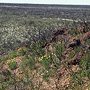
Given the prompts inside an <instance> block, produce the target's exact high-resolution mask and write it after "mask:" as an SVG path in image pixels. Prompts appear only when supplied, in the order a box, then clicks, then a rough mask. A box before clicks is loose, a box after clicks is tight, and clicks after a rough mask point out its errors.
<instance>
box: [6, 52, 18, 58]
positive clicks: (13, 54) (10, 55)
mask: <svg viewBox="0 0 90 90" xmlns="http://www.w3.org/2000/svg"><path fill="white" fill-rule="evenodd" d="M14 57H17V53H16V52H15V51H12V52H11V53H10V54H8V55H7V59H10V58H14Z"/></svg>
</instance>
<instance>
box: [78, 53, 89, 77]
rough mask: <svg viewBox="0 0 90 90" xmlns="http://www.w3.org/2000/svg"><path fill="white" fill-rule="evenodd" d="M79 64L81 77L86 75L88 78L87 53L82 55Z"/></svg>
mask: <svg viewBox="0 0 90 90" xmlns="http://www.w3.org/2000/svg"><path fill="white" fill-rule="evenodd" d="M79 66H80V67H81V68H82V72H81V75H82V77H84V76H87V77H88V78H90V56H89V53H86V54H85V55H84V57H82V59H81V61H80V64H79Z"/></svg>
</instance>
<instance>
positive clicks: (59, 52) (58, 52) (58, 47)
mask: <svg viewBox="0 0 90 90" xmlns="http://www.w3.org/2000/svg"><path fill="white" fill-rule="evenodd" d="M55 47H56V55H57V57H58V58H59V59H60V60H61V56H62V53H63V52H64V50H65V46H64V43H62V42H59V43H56V45H55Z"/></svg>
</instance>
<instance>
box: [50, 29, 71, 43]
mask: <svg viewBox="0 0 90 90" xmlns="http://www.w3.org/2000/svg"><path fill="white" fill-rule="evenodd" d="M70 30H71V29H70V28H59V29H55V30H54V31H53V32H52V37H51V40H50V42H52V41H56V40H58V39H60V37H58V36H59V35H61V37H62V35H66V34H68V33H69V31H70Z"/></svg>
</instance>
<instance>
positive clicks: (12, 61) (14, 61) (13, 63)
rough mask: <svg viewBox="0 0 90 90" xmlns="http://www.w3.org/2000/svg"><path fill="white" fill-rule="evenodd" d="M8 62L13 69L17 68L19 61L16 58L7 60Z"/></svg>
mask: <svg viewBox="0 0 90 90" xmlns="http://www.w3.org/2000/svg"><path fill="white" fill-rule="evenodd" d="M7 64H8V66H9V68H10V69H11V70H14V69H16V68H17V62H16V59H11V60H8V61H7Z"/></svg>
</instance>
